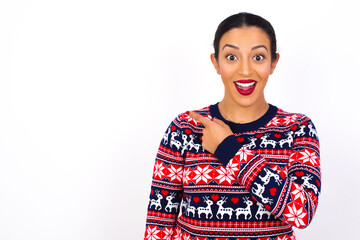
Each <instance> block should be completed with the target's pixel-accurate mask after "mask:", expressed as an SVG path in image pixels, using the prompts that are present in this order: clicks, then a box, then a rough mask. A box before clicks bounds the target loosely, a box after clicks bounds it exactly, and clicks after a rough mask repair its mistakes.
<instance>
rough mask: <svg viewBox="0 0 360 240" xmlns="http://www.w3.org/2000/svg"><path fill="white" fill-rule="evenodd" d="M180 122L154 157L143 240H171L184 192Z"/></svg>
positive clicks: (169, 130)
mask: <svg viewBox="0 0 360 240" xmlns="http://www.w3.org/2000/svg"><path fill="white" fill-rule="evenodd" d="M179 122H180V118H179V117H177V118H176V119H175V120H174V121H173V122H171V124H170V126H169V127H168V129H167V130H166V132H165V134H164V136H163V139H162V140H161V143H160V146H159V149H158V152H157V155H156V159H155V165H154V170H153V178H152V184H151V192H150V200H149V205H148V211H147V219H146V230H145V236H144V239H160V240H162V239H164V240H165V239H172V238H171V236H172V235H173V232H174V231H173V229H174V225H175V221H176V218H177V216H178V213H179V210H180V202H181V198H182V192H183V185H182V175H183V165H184V159H183V157H182V155H181V146H182V141H181V128H180V124H179Z"/></svg>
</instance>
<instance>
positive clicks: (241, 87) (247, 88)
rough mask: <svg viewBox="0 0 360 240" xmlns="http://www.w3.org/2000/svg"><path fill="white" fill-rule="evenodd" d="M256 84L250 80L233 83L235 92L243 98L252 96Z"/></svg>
mask: <svg viewBox="0 0 360 240" xmlns="http://www.w3.org/2000/svg"><path fill="white" fill-rule="evenodd" d="M256 84H257V82H256V81H255V80H252V79H247V80H239V81H236V82H234V85H235V87H236V90H237V91H238V92H239V93H240V94H241V95H244V96H248V95H250V94H252V93H253V92H254V90H255V88H256Z"/></svg>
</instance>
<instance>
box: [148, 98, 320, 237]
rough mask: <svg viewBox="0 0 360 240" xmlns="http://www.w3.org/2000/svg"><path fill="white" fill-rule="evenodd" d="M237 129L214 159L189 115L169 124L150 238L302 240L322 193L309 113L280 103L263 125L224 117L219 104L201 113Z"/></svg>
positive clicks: (150, 212) (150, 216) (156, 170)
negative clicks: (299, 231)
mask: <svg viewBox="0 0 360 240" xmlns="http://www.w3.org/2000/svg"><path fill="white" fill-rule="evenodd" d="M195 112H197V113H199V114H201V115H203V116H205V117H207V118H209V119H212V118H213V117H216V118H218V119H221V120H222V121H224V122H225V123H226V124H227V125H229V126H230V128H231V130H232V131H233V133H234V135H232V136H229V137H227V138H226V139H225V140H224V141H223V142H222V143H220V145H219V146H218V148H217V149H216V151H215V153H214V155H213V154H211V153H209V152H207V151H206V150H204V149H203V148H202V146H201V135H202V133H201V132H202V129H203V128H204V126H203V125H202V124H201V123H200V122H198V121H196V120H195V119H193V118H191V117H190V116H189V115H187V114H180V115H178V116H177V117H176V118H175V119H174V120H173V121H172V122H171V124H170V126H169V127H168V129H167V130H166V132H165V135H164V137H163V139H162V141H161V143H160V147H159V150H158V153H157V156H156V160H155V166H154V171H153V181H152V186H151V194H150V201H149V206H148V213H147V224H146V230H145V237H144V239H149V240H158V239H164V240H165V239H166V240H170V239H175V240H177V239H178V240H182V239H187V240H206V239H207V240H215V239H229V240H235V239H250V240H255V239H256V240H260V239H268V240H279V239H295V235H294V233H293V230H292V227H293V226H294V227H297V228H305V227H306V226H308V225H309V224H310V222H311V220H312V219H313V217H314V215H315V211H316V208H317V204H318V197H319V194H320V182H321V173H320V158H319V156H320V155H319V141H318V136H317V132H316V130H315V127H314V124H313V123H312V122H311V120H310V119H309V118H308V117H307V116H305V115H302V114H293V113H288V112H285V111H283V110H281V109H279V108H277V107H275V106H273V105H270V107H269V109H268V111H267V112H266V113H265V114H264V115H263V116H262V117H261V118H260V119H258V120H256V121H254V122H251V123H246V124H236V123H232V122H229V121H227V120H225V119H224V118H223V117H222V116H221V114H220V112H219V109H218V104H215V105H211V106H209V107H205V108H203V109H200V110H198V111H195Z"/></svg>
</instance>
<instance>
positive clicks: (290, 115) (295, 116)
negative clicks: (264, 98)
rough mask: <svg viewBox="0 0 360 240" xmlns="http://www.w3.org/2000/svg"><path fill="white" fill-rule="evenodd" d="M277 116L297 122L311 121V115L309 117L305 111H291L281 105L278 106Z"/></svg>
mask: <svg viewBox="0 0 360 240" xmlns="http://www.w3.org/2000/svg"><path fill="white" fill-rule="evenodd" d="M275 117H278V118H280V119H283V121H291V122H297V123H301V122H304V121H311V119H310V117H308V116H307V115H306V114H304V113H298V112H289V111H285V110H283V109H282V108H279V107H278V108H277V113H276V115H275Z"/></svg>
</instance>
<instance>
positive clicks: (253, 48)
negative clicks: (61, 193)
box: [251, 45, 269, 51]
mask: <svg viewBox="0 0 360 240" xmlns="http://www.w3.org/2000/svg"><path fill="white" fill-rule="evenodd" d="M262 47H263V48H265V49H266V51H269V50H268V49H267V47H266V46H265V45H257V46H254V47H252V48H251V51H252V50H255V49H258V48H262Z"/></svg>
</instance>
